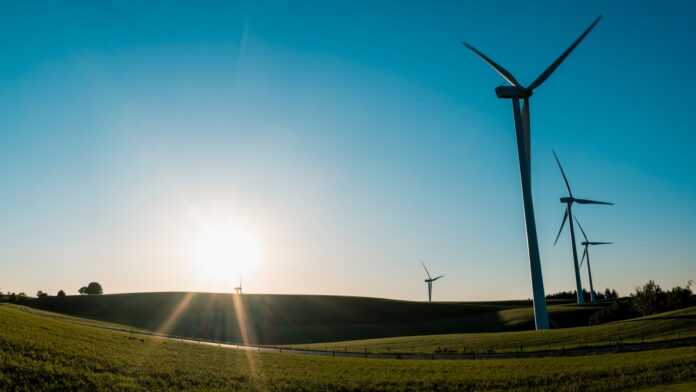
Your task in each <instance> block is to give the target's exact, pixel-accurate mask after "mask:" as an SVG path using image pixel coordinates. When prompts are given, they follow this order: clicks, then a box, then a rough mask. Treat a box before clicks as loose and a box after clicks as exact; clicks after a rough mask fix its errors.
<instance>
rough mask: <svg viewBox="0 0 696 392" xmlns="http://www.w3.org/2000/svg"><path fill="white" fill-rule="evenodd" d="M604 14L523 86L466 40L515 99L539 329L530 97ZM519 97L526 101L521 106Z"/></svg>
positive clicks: (541, 303)
mask: <svg viewBox="0 0 696 392" xmlns="http://www.w3.org/2000/svg"><path fill="white" fill-rule="evenodd" d="M601 18H602V17H601V16H599V17H598V18H597V19H595V21H594V22H592V24H591V25H590V27H588V28H587V29H586V30H585V31H584V32H583V33H582V34H581V35H580V37H579V38H578V39H576V40H575V42H573V44H572V45H570V47H569V48H568V49H566V51H565V52H563V53H562V54H561V56H560V57H558V58H557V59H556V61H554V62H553V63H552V64H551V65H550V66H549V67H548V68H547V69H546V70H545V71H544V72H542V73H541V75H539V77H538V78H536V80H534V81H533V82H532V83H531V84H530V85H529V86H527V87H524V86H523V85H522V84H521V83H520V82H518V81H517V79H515V77H514V76H513V75H512V74H511V73H510V72H509V71H507V70H506V69H505V68H503V67H501V66H500V65H498V64H496V63H495V62H494V61H493V60H491V59H490V58H488V57H487V56H486V55H484V54H483V53H481V52H480V51H478V50H477V49H476V48H474V47H473V46H471V45H469V44H467V43H466V42H464V43H463V44H464V45H465V46H466V47H467V48H469V49H471V50H472V51H473V52H474V53H476V54H477V55H478V56H479V57H480V58H482V59H483V61H485V62H486V63H488V65H490V66H491V67H493V69H494V70H495V71H496V72H498V74H500V76H502V77H503V79H505V80H506V81H507V82H508V83H510V86H499V87H497V88H496V89H495V93H496V95H497V96H498V98H507V99H511V100H512V113H513V117H514V120H515V133H516V135H517V155H518V159H519V163H520V178H521V182H522V201H523V205H524V219H525V227H526V231H527V248H528V251H529V267H530V270H531V275H532V294H533V301H534V321H535V324H536V329H538V330H539V329H548V328H549V317H548V313H547V310H546V298H545V296H544V280H543V278H542V274H541V260H540V256H539V244H538V241H537V233H536V222H535V220H534V206H533V203H532V179H531V144H530V143H531V142H530V132H531V129H530V122H529V97H531V96H532V93H533V91H534V89H536V88H537V87H539V86H541V84H542V83H544V81H546V79H548V77H549V76H550V75H551V74H552V73H553V71H555V70H556V68H558V66H559V65H561V63H562V62H563V60H565V59H566V57H568V55H569V54H570V52H572V51H573V49H575V47H576V46H578V44H579V43H580V41H582V40H583V38H585V36H587V34H589V32H590V31H591V30H592V29H593V28H594V27H595V25H597V23H598V22H599V20H600V19H601ZM520 99H521V100H522V101H523V106H522V109H521V110H520Z"/></svg>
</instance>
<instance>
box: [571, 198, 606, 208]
mask: <svg viewBox="0 0 696 392" xmlns="http://www.w3.org/2000/svg"><path fill="white" fill-rule="evenodd" d="M575 202H576V203H578V204H604V205H608V206H613V205H614V203H607V202H605V201H595V200H587V199H575Z"/></svg>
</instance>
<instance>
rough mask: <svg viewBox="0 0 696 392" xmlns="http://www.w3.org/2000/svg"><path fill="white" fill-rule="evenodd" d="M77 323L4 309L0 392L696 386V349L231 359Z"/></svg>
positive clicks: (230, 353)
mask: <svg viewBox="0 0 696 392" xmlns="http://www.w3.org/2000/svg"><path fill="white" fill-rule="evenodd" d="M75 321H79V320H75V319H71V318H66V317H64V316H57V315H53V314H51V313H49V312H41V311H36V310H34V309H31V308H26V307H20V306H14V305H8V304H0V389H3V390H71V391H83V390H84V391H101V390H109V391H111V390H129V391H130V390H136V391H137V390H194V389H195V390H242V391H260V390H263V391H307V390H342V391H348V390H361V391H362V390H364V391H371V390H380V391H392V390H393V391H403V390H440V391H446V390H490V391H528V390H538V391H579V390H581V391H614V390H627V389H639V388H640V389H643V388H646V387H655V386H659V385H662V384H669V385H668V387H669V389H659V390H684V391H686V390H693V388H694V387H696V383H695V382H694V381H693V380H695V379H696V347H682V348H674V349H664V350H654V351H646V352H637V353H624V354H604V355H591V356H585V357H553V358H532V359H505V360H477V361H446V360H435V361H431V360H370V359H359V358H332V357H313V356H301V355H293V354H276V353H257V352H248V351H239V350H230V349H224V348H217V347H210V346H206V345H196V344H190V343H183V342H176V341H170V340H166V339H162V338H156V337H151V336H145V335H139V334H133V333H125V332H120V331H114V330H107V329H103V328H98V327H92V326H86V325H80V324H76V323H75ZM83 322H86V323H90V322H91V321H88V320H83ZM546 333H548V332H542V334H546Z"/></svg>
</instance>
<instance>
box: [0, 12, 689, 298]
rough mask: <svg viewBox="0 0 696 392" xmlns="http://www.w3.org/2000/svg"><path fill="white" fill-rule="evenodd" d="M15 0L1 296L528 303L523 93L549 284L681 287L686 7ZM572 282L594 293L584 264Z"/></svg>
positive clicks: (3, 59)
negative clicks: (508, 94) (575, 225)
mask: <svg viewBox="0 0 696 392" xmlns="http://www.w3.org/2000/svg"><path fill="white" fill-rule="evenodd" d="M139 3H140V2H113V3H111V4H103V3H99V4H95V3H92V2H71V3H69V4H57V3H55V2H21V3H17V4H13V5H6V6H5V7H4V9H3V13H2V14H1V15H0V47H2V48H3V50H2V51H0V184H2V186H1V188H0V189H2V191H0V268H1V269H2V271H3V272H2V275H0V290H2V291H7V290H13V291H26V292H28V293H31V294H33V293H34V292H35V291H36V290H39V289H42V290H44V291H49V292H51V293H53V292H55V291H57V290H59V289H64V290H66V292H68V293H76V291H77V289H78V288H79V287H80V286H83V285H86V284H87V283H88V282H90V281H94V280H96V281H99V282H101V283H102V284H103V286H104V288H105V290H106V291H107V292H129V291H160V290H177V291H178V290H197V291H231V290H232V287H234V286H235V285H236V284H237V283H238V282H237V280H238V276H239V275H240V274H241V273H243V274H244V285H245V290H246V291H249V292H264V293H322V294H346V295H365V296H381V297H390V298H402V299H425V298H426V286H425V283H423V281H422V280H423V278H424V276H423V275H424V274H423V271H422V270H421V267H420V265H419V260H420V259H423V260H424V261H426V263H427V264H428V265H429V266H430V269H431V271H432V272H433V273H436V274H445V278H443V279H442V280H440V281H438V282H437V283H436V284H435V288H434V298H435V299H437V300H483V299H498V298H527V297H529V296H530V295H531V289H530V278H529V267H528V261H527V257H526V246H525V241H524V226H523V219H522V208H521V196H520V189H519V172H518V164H517V157H516V147H515V138H514V131H513V127H512V115H511V110H510V104H509V102H507V101H504V100H499V99H497V98H496V97H495V94H494V91H493V89H494V88H495V87H496V86H498V85H500V84H501V82H502V79H501V78H500V77H499V76H498V75H497V74H495V73H494V72H493V71H492V70H491V69H490V68H489V67H488V66H487V65H485V64H484V63H483V62H482V61H481V60H480V59H478V58H477V57H475V56H474V55H473V54H472V53H470V52H468V51H467V50H466V49H465V48H464V47H463V46H462V45H461V41H462V40H466V41H468V42H470V43H471V44H473V45H475V46H476V47H477V48H479V49H481V50H482V51H484V52H485V53H486V54H488V55H489V56H491V57H492V58H493V59H495V60H496V61H497V62H499V63H500V64H502V65H503V66H505V67H506V68H508V69H509V70H510V71H512V72H513V73H514V74H515V76H516V77H517V78H518V79H519V80H521V81H522V83H529V82H531V81H532V80H533V79H534V78H536V76H537V75H538V74H539V73H540V72H541V71H542V70H543V69H544V68H546V67H547V66H548V65H549V64H550V63H551V62H552V61H553V60H554V59H555V58H556V57H557V56H558V55H559V54H560V53H561V52H562V51H563V50H564V49H565V48H566V47H567V46H568V45H569V44H570V43H571V42H572V41H573V40H574V39H575V38H576V37H577V36H578V35H579V34H580V33H581V32H582V31H583V30H584V29H585V28H586V27H587V25H589V23H590V22H591V21H592V20H593V19H594V18H595V17H596V16H597V15H599V14H603V15H604V19H603V20H602V22H601V23H600V24H599V25H598V26H597V28H596V29H595V30H594V31H593V32H592V33H591V34H590V35H589V36H588V37H587V38H586V39H585V41H583V43H582V44H581V45H580V46H579V47H578V48H577V49H576V51H575V52H573V54H572V55H571V56H570V57H569V58H568V59H567V60H566V62H564V63H563V64H562V66H561V67H560V68H559V69H558V70H557V71H556V72H555V73H554V74H553V75H552V77H551V78H550V79H549V80H548V81H547V82H546V83H545V84H544V85H543V86H541V87H539V88H538V89H537V90H536V91H535V94H534V96H533V97H532V104H531V115H532V170H533V191H534V197H535V209H536V213H537V226H538V233H539V238H540V247H541V256H542V266H543V273H544V282H545V286H546V291H547V292H552V291H558V290H571V289H573V288H574V278H573V270H572V261H571V254H570V241H569V239H568V238H567V233H565V234H564V236H563V237H562V239H561V240H560V241H559V243H558V245H557V246H556V247H554V246H553V239H554V237H555V234H556V231H557V230H558V226H559V224H560V221H561V217H562V215H563V206H562V205H561V204H560V203H559V201H558V198H559V197H560V196H563V195H564V187H563V183H562V179H561V177H560V174H559V172H558V169H557V167H556V166H555V162H554V160H553V155H552V153H551V149H552V148H553V149H555V150H556V151H557V152H558V154H559V157H560V158H561V161H562V163H563V164H564V167H565V170H566V173H567V174H568V176H569V179H570V181H571V184H572V186H573V189H574V193H575V195H576V196H578V197H587V198H594V199H599V200H607V201H613V202H615V203H616V205H615V206H611V207H604V206H580V207H578V208H576V209H575V212H576V215H577V216H578V218H580V219H581V222H582V223H583V226H584V227H585V230H586V231H587V232H588V235H589V236H590V237H591V238H590V239H592V240H599V241H613V242H615V245H612V246H607V247H603V248H599V247H598V248H596V249H593V253H592V262H593V264H592V266H593V278H594V281H595V286H596V287H602V288H604V287H612V288H616V289H618V290H619V291H620V292H622V293H627V292H628V291H630V290H632V289H633V287H634V286H636V285H637V284H640V283H643V282H645V281H647V280H648V279H655V280H656V281H657V282H658V283H661V284H662V285H663V286H667V287H672V286H673V285H677V284H685V283H686V281H687V280H688V279H696V268H695V263H694V261H695V260H694V256H693V254H694V252H695V251H696V244H694V242H693V241H692V240H691V237H693V235H694V234H695V233H696V223H694V222H696V206H695V203H694V200H695V198H696V174H694V170H693V168H694V167H696V156H695V155H694V154H693V153H692V150H693V149H694V147H696V136H695V135H694V129H696V120H695V117H694V116H693V114H692V113H691V110H692V108H691V107H692V106H693V97H692V92H693V91H695V90H696V83H695V82H694V79H693V78H690V75H691V73H692V70H693V69H694V68H696V49H695V48H694V46H693V42H694V41H695V40H696V29H694V28H693V23H692V19H693V18H692V16H693V15H694V11H695V10H694V7H695V6H694V5H692V4H691V3H690V2H687V1H683V2H670V3H669V5H665V4H664V3H662V2H658V1H645V2H628V1H624V2H618V1H617V2H610V3H607V2H599V1H585V2H575V3H565V2H564V3H563V4H561V3H559V2H551V1H548V2H534V3H521V2H485V4H480V3H484V2H438V3H428V4H426V2H380V3H379V4H373V3H374V2H344V3H335V2H334V3H332V4H328V3H325V2H302V3H301V4H292V5H288V4H283V3H275V2H258V1H255V2H249V3H235V4H232V3H229V2H219V3H215V2H197V4H195V5H194V4H186V3H175V2H166V3H165V2H162V3H159V4H158V3H155V2H149V3H148V4H147V5H143V4H139ZM583 280H584V282H585V285H586V284H587V283H586V282H587V278H586V271H583Z"/></svg>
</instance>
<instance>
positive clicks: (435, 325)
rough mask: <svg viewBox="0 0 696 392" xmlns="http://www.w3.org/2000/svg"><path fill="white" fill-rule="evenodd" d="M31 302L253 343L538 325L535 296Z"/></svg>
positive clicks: (567, 311)
mask: <svg viewBox="0 0 696 392" xmlns="http://www.w3.org/2000/svg"><path fill="white" fill-rule="evenodd" d="M25 304H26V305H29V306H32V307H35V308H38V309H44V310H48V311H52V312H58V313H63V314H67V315H73V316H79V317H85V318H89V319H93V320H100V321H105V322H113V323H119V324H124V325H129V326H132V327H134V328H142V329H146V330H150V331H156V332H160V333H165V334H171V335H176V336H183V337H191V338H198V339H209V340H219V341H231V342H247V343H252V344H293V343H313V342H330V341H343V340H354V339H369V338H383V337H394V336H412V335H432V334H444V333H464V332H498V331H518V330H525V329H532V328H533V317H532V310H531V304H530V302H529V301H501V302H462V303H457V302H433V303H427V302H410V301H397V300H388V299H381V298H366V297H343V296H324V295H261V294H245V295H242V296H237V295H232V294H214V293H185V292H164V293H132V294H111V295H100V296H67V297H48V298H42V299H36V300H29V301H28V302H26V303H25ZM597 306H603V305H597ZM596 310H597V308H596V307H594V306H575V305H555V306H551V307H550V314H551V319H552V323H553V324H554V325H556V326H560V327H567V326H575V325H587V320H588V319H589V317H590V316H591V315H592V314H593V313H594V312H595V311H596Z"/></svg>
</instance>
